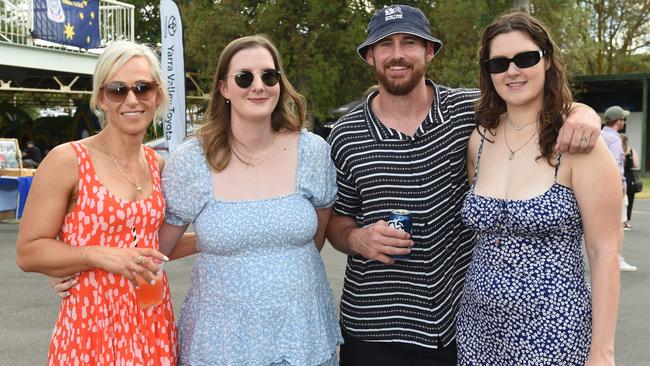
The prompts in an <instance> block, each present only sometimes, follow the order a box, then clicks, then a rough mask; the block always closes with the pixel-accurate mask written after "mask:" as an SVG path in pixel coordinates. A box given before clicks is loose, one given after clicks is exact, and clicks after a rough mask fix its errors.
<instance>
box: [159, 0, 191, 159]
mask: <svg viewBox="0 0 650 366" xmlns="http://www.w3.org/2000/svg"><path fill="white" fill-rule="evenodd" d="M160 30H161V32H162V50H161V54H160V58H161V60H160V61H161V62H160V63H161V65H162V69H163V77H164V79H165V82H166V83H167V91H168V92H169V111H167V113H166V114H165V115H164V117H163V133H164V135H165V141H167V148H168V149H169V152H170V153H171V152H172V151H174V149H175V148H176V147H177V146H178V145H180V144H181V143H182V142H183V139H184V138H185V132H186V131H185V64H184V62H183V24H182V23H181V16H180V13H179V11H178V6H177V5H176V3H175V2H174V1H172V0H161V1H160Z"/></svg>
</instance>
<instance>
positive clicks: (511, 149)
mask: <svg viewBox="0 0 650 366" xmlns="http://www.w3.org/2000/svg"><path fill="white" fill-rule="evenodd" d="M522 128H523V127H522ZM535 135H537V131H535V133H533V134H532V135H530V137H529V138H528V140H526V142H524V144H523V145H521V146H519V147H518V148H516V149H513V148H511V147H510V143H508V134H507V133H506V129H505V128H504V129H503V137H504V140H505V141H506V146H507V147H508V151H510V156H509V157H508V160H513V159H514V158H515V153H516V152H517V151H519V150H521V149H523V148H524V147H525V146H526V145H528V143H529V142H530V141H532V139H533V137H535Z"/></svg>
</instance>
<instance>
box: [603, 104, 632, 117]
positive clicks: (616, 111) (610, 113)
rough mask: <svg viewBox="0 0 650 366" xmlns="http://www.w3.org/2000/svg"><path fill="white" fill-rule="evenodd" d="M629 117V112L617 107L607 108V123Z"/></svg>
mask: <svg viewBox="0 0 650 366" xmlns="http://www.w3.org/2000/svg"><path fill="white" fill-rule="evenodd" d="M629 115H630V112H629V111H626V110H625V109H623V108H621V107H619V106H617V105H615V106H611V107H609V108H607V110H606V111H605V121H616V120H617V119H619V118H626V117H627V116H629Z"/></svg>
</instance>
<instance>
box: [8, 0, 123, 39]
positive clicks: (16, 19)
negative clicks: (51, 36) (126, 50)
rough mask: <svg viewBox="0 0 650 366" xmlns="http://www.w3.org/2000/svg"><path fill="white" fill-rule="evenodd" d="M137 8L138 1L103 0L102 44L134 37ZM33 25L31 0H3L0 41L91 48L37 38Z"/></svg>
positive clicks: (101, 19)
mask: <svg viewBox="0 0 650 366" xmlns="http://www.w3.org/2000/svg"><path fill="white" fill-rule="evenodd" d="M134 12H135V6H134V5H130V4H126V3H122V2H119V1H115V0H100V1H99V19H100V21H99V26H100V36H101V45H100V48H103V47H106V46H107V45H108V44H110V43H111V42H114V41H117V40H129V41H133V39H134V33H135V31H134V22H135V20H134ZM31 28H32V1H31V0H0V42H8V43H15V44H22V45H29V46H39V47H46V48H52V49H62V50H66V51H70V52H87V50H84V49H80V48H77V47H73V46H67V45H59V44H56V43H52V42H47V41H43V40H40V39H34V38H33V37H32V36H31V33H30V29H31Z"/></svg>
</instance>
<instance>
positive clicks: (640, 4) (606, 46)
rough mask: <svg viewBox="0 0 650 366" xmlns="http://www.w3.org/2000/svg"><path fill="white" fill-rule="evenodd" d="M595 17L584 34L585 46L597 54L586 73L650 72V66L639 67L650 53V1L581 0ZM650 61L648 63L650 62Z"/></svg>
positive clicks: (591, 60)
mask: <svg viewBox="0 0 650 366" xmlns="http://www.w3.org/2000/svg"><path fill="white" fill-rule="evenodd" d="M578 4H579V6H580V7H581V8H583V9H584V10H585V11H586V12H588V13H590V14H592V17H591V22H590V24H589V27H587V28H584V29H583V30H582V33H581V36H582V39H583V40H584V43H585V44H588V45H589V47H590V49H593V50H595V53H593V54H592V55H591V57H590V58H589V59H588V62H587V67H586V70H585V72H586V73H589V74H613V73H627V72H639V71H647V70H648V69H649V66H650V65H648V63H647V62H646V63H643V62H642V63H641V65H640V66H641V67H645V68H643V69H641V70H639V69H636V67H638V66H639V65H638V61H639V57H638V56H636V55H639V54H640V53H645V54H647V53H648V51H649V50H650V0H618V1H609V0H579V1H578ZM646 60H647V59H646Z"/></svg>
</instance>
